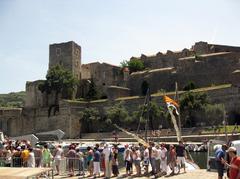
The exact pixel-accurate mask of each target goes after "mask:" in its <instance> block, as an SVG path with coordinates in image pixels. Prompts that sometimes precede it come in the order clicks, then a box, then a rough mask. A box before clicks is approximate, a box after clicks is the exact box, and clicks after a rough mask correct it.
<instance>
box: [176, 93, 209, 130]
mask: <svg viewBox="0 0 240 179" xmlns="http://www.w3.org/2000/svg"><path fill="white" fill-rule="evenodd" d="M207 104H209V102H208V98H207V95H206V93H194V92H192V91H188V92H186V93H184V94H183V95H181V96H180V111H181V114H182V116H183V117H182V118H181V119H182V124H183V125H184V126H185V127H194V126H195V125H196V115H195V114H196V112H197V111H204V107H205V106H206V105H207Z"/></svg>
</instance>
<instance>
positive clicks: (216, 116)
mask: <svg viewBox="0 0 240 179" xmlns="http://www.w3.org/2000/svg"><path fill="white" fill-rule="evenodd" d="M224 109H225V107H224V104H207V105H206V106H204V112H205V118H206V122H207V123H208V124H209V125H211V126H214V125H221V124H222V123H221V122H222V121H223V115H224Z"/></svg>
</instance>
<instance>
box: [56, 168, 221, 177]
mask: <svg viewBox="0 0 240 179" xmlns="http://www.w3.org/2000/svg"><path fill="white" fill-rule="evenodd" d="M120 173H121V174H120V176H118V177H112V178H116V179H121V178H128V179H132V178H141V179H145V178H155V177H154V176H150V177H146V176H142V177H134V175H133V176H129V177H126V176H125V175H124V174H123V173H124V172H123V171H120ZM54 178H56V179H64V178H72V179H80V178H89V179H90V178H93V177H87V176H84V177H83V176H74V177H68V176H67V175H65V176H63V175H61V176H55V177H54ZM102 178H103V177H101V179H102ZM159 178H166V179H167V178H169V179H215V178H217V173H216V172H207V171H206V170H205V169H199V170H194V171H189V172H187V173H183V172H181V173H180V174H178V175H174V176H163V177H159Z"/></svg>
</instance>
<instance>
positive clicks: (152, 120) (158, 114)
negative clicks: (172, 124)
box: [132, 101, 165, 130]
mask: <svg viewBox="0 0 240 179" xmlns="http://www.w3.org/2000/svg"><path fill="white" fill-rule="evenodd" d="M147 108H148V106H147V105H140V106H139V107H138V111H134V112H133V113H132V117H133V119H134V120H135V121H139V119H140V123H141V124H144V123H145V121H146V119H147V111H148V109H147ZM161 119H163V120H165V115H164V109H163V107H161V106H159V105H158V104H157V103H156V102H153V101H151V102H150V103H149V125H150V128H151V129H152V130H155V129H158V126H159V124H163V120H162V121H161Z"/></svg>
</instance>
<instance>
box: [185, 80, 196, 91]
mask: <svg viewBox="0 0 240 179" xmlns="http://www.w3.org/2000/svg"><path fill="white" fill-rule="evenodd" d="M195 88H196V85H195V84H194V83H193V82H192V81H189V82H188V84H187V85H186V86H184V87H183V90H184V91H190V90H193V89H195Z"/></svg>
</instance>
